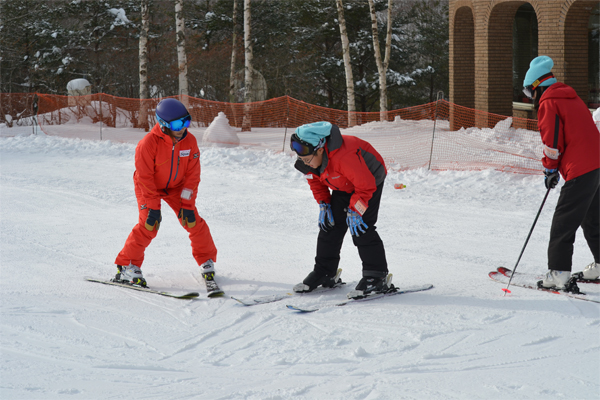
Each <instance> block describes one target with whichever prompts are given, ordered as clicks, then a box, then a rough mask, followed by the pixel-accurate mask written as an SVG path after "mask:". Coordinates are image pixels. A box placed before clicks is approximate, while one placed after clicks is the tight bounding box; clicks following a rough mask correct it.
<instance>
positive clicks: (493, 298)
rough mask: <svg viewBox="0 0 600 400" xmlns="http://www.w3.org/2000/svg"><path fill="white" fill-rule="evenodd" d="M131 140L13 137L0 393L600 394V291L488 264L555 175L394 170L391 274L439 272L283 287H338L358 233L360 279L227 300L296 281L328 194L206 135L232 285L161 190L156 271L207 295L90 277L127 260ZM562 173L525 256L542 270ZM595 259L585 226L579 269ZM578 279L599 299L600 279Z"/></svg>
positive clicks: (3, 229) (2, 200)
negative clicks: (218, 290) (216, 293)
mask: <svg viewBox="0 0 600 400" xmlns="http://www.w3.org/2000/svg"><path fill="white" fill-rule="evenodd" d="M5 129H6V128H5ZM197 136H198V137H199V138H200V137H201V134H197ZM134 150H135V145H134V144H131V143H129V144H122V143H121V144H119V143H112V142H107V141H104V142H100V141H89V140H79V139H69V138H60V137H46V136H44V135H37V136H16V137H3V138H0V168H1V174H0V207H1V208H0V224H1V225H0V235H1V236H0V245H1V249H0V250H1V252H0V257H1V258H0V264H1V268H0V274H1V275H0V278H1V279H0V296H1V306H0V312H1V322H2V323H1V331H0V345H1V358H0V398H3V399H73V400H75V399H211V400H215V399H220V400H230V399H231V400H237V399H261V400H263V399H270V400H279V399H307V400H308V399H310V400H313V399H340V400H341V399H344V400H355V399H356V400H359V399H360V400H376V399H429V400H431V399H439V400H447V399H511V400H512V399H598V398H599V396H600V382H599V377H600V335H599V332H600V305H599V304H596V303H592V302H586V301H581V300H574V299H570V298H567V297H566V296H561V295H555V294H550V293H544V292H539V291H534V290H527V289H521V288H518V287H513V288H512V294H511V295H508V296H503V291H502V288H503V287H504V286H503V285H500V284H498V283H496V282H493V281H491V280H490V279H489V278H488V276H487V273H488V272H489V271H490V270H492V269H495V268H496V267H497V266H507V267H509V268H512V267H513V266H514V264H515V262H516V260H517V257H518V255H519V252H520V251H521V248H522V246H523V243H524V241H525V238H526V237H527V234H528V232H529V229H530V228H531V225H532V223H533V220H534V217H535V215H536V213H537V211H538V209H539V206H540V203H541V201H542V199H543V196H544V194H545V188H544V185H543V178H542V177H540V176H524V175H517V174H509V173H501V172H497V171H492V170H486V171H481V172H451V171H448V172H429V171H427V170H422V169H418V170H409V171H404V172H394V171H390V173H389V175H388V178H387V181H386V184H385V189H384V192H383V198H382V204H381V210H380V215H379V222H378V225H377V228H378V231H379V232H380V235H381V237H382V238H383V241H384V243H385V246H386V252H387V259H388V262H389V268H390V271H391V272H392V273H393V274H394V283H395V284H396V285H397V286H400V287H403V286H410V285H417V284H423V283H432V284H433V285H435V288H434V289H432V290H429V291H426V292H421V293H414V294H406V295H400V296H395V297H390V298H385V299H381V300H374V301H369V302H363V303H357V304H351V305H349V306H345V307H328V308H324V309H321V310H320V311H318V312H315V313H310V314H298V313H295V312H293V311H291V310H288V309H287V308H286V307H285V305H286V304H295V305H311V304H314V303H317V302H325V303H330V302H336V301H340V300H343V299H344V298H345V296H346V293H347V292H348V291H350V290H351V289H352V288H353V287H354V286H355V285H356V283H357V281H358V280H359V279H360V277H361V265H360V259H359V258H358V255H357V252H356V249H355V248H354V247H353V245H352V242H351V240H350V238H349V237H347V238H346V242H345V244H344V247H343V249H342V261H341V265H340V266H341V268H343V274H342V278H343V279H344V281H346V282H347V285H345V287H343V288H341V289H338V290H335V291H330V292H328V293H327V294H322V295H316V296H315V295H312V296H311V295H304V296H290V298H289V299H286V300H282V301H279V302H276V303H270V304H266V305H259V306H254V307H244V306H242V305H240V304H238V303H237V302H235V301H234V300H232V299H230V298H229V296H236V297H240V298H246V297H252V296H260V295H269V294H279V293H285V292H289V291H290V290H291V288H292V286H293V285H294V284H296V283H298V282H300V281H302V279H303V278H304V277H305V276H306V275H307V274H308V273H309V272H310V271H311V269H312V266H313V262H314V252H315V244H316V237H317V232H318V228H317V216H318V206H317V204H316V203H315V201H314V200H313V198H312V195H311V193H310V190H309V188H308V185H307V183H306V182H305V179H304V177H303V176H302V175H301V174H300V173H298V172H296V171H295V170H294V168H293V162H294V159H293V158H292V157H291V156H289V155H286V154H282V153H277V152H273V151H269V150H260V151H259V150H251V149H244V148H239V147H238V148H216V147H214V148H203V149H202V156H201V161H202V182H201V184H200V191H199V196H198V200H197V206H198V209H199V212H200V214H201V215H202V216H203V217H204V218H205V219H206V221H207V222H208V224H209V226H210V228H211V231H212V234H213V236H214V239H215V242H216V244H217V247H218V249H219V256H218V261H217V263H216V269H217V279H218V281H219V283H220V284H221V286H222V287H223V289H224V290H225V291H226V294H227V296H226V297H223V298H217V299H207V298H206V297H205V288H204V286H203V282H202V280H201V278H200V271H199V269H198V267H197V265H196V264H195V262H194V260H193V259H192V256H191V248H190V245H189V241H188V238H187V235H186V233H185V231H184V230H183V229H182V228H181V226H180V225H179V223H178V221H177V218H176V215H175V213H173V212H171V211H170V210H169V209H168V206H166V205H163V222H162V225H161V228H160V232H159V235H158V237H157V238H156V240H155V241H154V242H153V243H152V244H151V245H150V247H149V248H148V250H147V253H146V262H145V264H144V266H143V271H144V275H145V277H146V279H147V280H148V283H149V285H150V286H152V287H154V288H158V289H164V290H169V291H176V292H178V291H184V290H185V291H189V290H194V291H199V292H200V293H201V297H200V298H199V299H197V300H191V301H189V300H176V299H170V298H165V297H161V296H157V295H152V294H147V293H141V292H136V291H132V290H128V289H122V288H117V287H110V286H105V285H99V284H96V283H90V282H87V281H85V280H84V277H86V276H93V277H99V278H106V279H109V278H111V277H112V276H113V275H114V273H115V272H116V268H115V267H114V265H113V261H114V259H115V257H116V255H117V253H118V252H119V250H120V249H121V247H122V245H123V243H124V241H125V239H126V237H127V235H128V234H129V232H130V230H131V228H132V227H133V226H134V224H135V223H136V221H137V209H136V201H135V197H134V193H133V183H132V174H133V171H134V162H133V158H134ZM394 183H403V184H405V185H406V186H407V187H406V188H405V189H401V190H395V189H394V187H393V185H394ZM561 186H562V183H561V184H560V185H559V187H558V188H557V189H555V190H553V191H552V192H551V193H550V196H549V198H548V201H547V203H546V206H545V208H544V209H543V211H542V213H541V216H540V219H539V221H538V224H537V226H536V228H535V230H534V232H533V235H532V237H531V240H530V242H529V245H528V246H527V249H526V251H525V254H524V255H523V258H522V260H521V262H520V264H519V267H518V270H519V271H521V272H529V273H536V274H542V273H543V272H544V271H545V270H546V246H547V241H548V235H549V230H550V223H551V218H552V213H553V210H554V207H555V205H556V201H557V198H558V194H559V191H560V187H561ZM591 261H592V257H591V253H590V251H589V250H588V248H587V246H586V244H585V241H584V239H583V235H582V233H581V232H579V233H578V236H577V241H576V243H575V254H574V257H573V264H574V270H576V271H578V270H581V269H582V268H583V267H584V266H585V265H586V264H588V263H589V262H591ZM582 289H583V290H585V291H588V292H589V293H590V294H589V296H590V297H592V298H595V299H599V298H600V285H592V284H586V285H585V286H583V285H582Z"/></svg>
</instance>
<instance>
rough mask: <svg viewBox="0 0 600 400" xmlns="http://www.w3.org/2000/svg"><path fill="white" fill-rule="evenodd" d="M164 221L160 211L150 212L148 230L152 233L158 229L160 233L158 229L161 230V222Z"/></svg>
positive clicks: (147, 221) (147, 223)
mask: <svg viewBox="0 0 600 400" xmlns="http://www.w3.org/2000/svg"><path fill="white" fill-rule="evenodd" d="M161 221H162V216H161V215H160V210H153V209H151V208H150V209H149V210H148V218H146V229H148V230H149V231H150V232H152V231H153V230H154V229H156V232H158V228H160V222H161Z"/></svg>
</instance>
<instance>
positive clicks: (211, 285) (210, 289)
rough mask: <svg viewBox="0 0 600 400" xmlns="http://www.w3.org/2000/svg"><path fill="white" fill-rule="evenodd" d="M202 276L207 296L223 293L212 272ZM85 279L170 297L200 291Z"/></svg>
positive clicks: (185, 296) (189, 296) (184, 296)
mask: <svg viewBox="0 0 600 400" xmlns="http://www.w3.org/2000/svg"><path fill="white" fill-rule="evenodd" d="M202 278H203V279H204V283H205V284H206V294H207V296H208V297H222V296H223V295H224V294H225V292H223V290H222V289H221V288H220V287H219V285H218V284H217V282H216V281H215V276H214V273H209V274H202ZM85 279H86V280H87V281H89V282H97V283H102V284H104V285H111V286H119V287H122V288H126V289H133V290H138V291H140V292H146V293H153V294H158V295H161V296H165V297H170V298H173V299H181V300H191V299H195V298H197V297H200V293H198V292H188V293H182V294H177V293H172V292H166V291H162V290H155V289H152V288H150V287H147V286H139V285H133V284H130V283H124V282H118V281H115V280H114V279H111V280H109V281H107V280H103V279H96V278H89V277H88V278H85Z"/></svg>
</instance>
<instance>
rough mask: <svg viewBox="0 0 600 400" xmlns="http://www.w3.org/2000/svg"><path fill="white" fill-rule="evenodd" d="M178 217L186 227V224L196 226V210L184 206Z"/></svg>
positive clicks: (189, 226)
mask: <svg viewBox="0 0 600 400" xmlns="http://www.w3.org/2000/svg"><path fill="white" fill-rule="evenodd" d="M177 218H179V222H181V226H183V227H184V228H185V226H186V225H187V226H188V228H193V227H195V226H196V216H195V215H194V210H188V209H185V208H182V209H181V210H179V214H178V215H177Z"/></svg>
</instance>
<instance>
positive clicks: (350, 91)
mask: <svg viewBox="0 0 600 400" xmlns="http://www.w3.org/2000/svg"><path fill="white" fill-rule="evenodd" d="M335 2H336V5H337V12H338V22H339V25H340V35H341V37H342V54H343V56H344V68H345V70H346V93H347V97H348V126H354V125H356V115H355V114H354V111H355V110H356V106H355V103H354V76H353V75H352V65H351V64H350V43H349V41H348V32H347V31H346V20H345V19H344V4H342V0H335Z"/></svg>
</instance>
